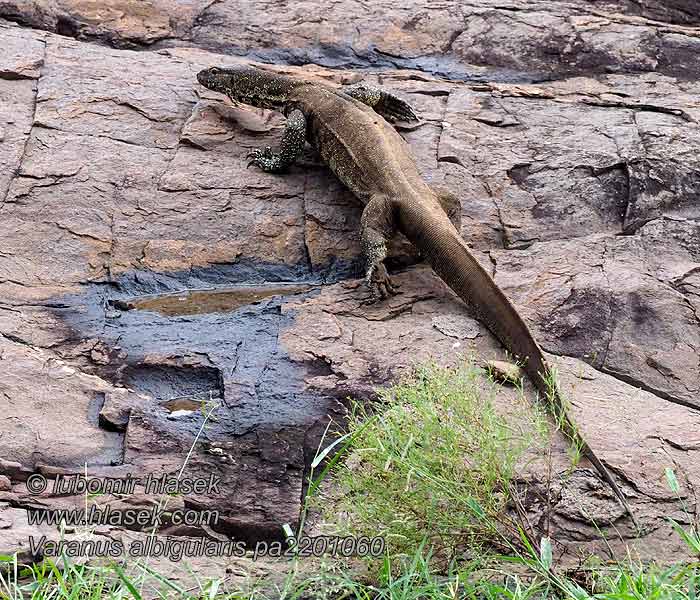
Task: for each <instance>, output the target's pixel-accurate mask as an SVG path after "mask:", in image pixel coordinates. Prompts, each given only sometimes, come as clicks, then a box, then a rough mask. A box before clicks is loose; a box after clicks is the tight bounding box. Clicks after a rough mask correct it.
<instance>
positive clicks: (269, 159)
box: [246, 146, 283, 173]
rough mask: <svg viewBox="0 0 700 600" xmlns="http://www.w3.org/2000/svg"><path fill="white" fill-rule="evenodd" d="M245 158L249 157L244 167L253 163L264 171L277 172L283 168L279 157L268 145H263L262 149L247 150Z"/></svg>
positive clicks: (248, 166)
mask: <svg viewBox="0 0 700 600" xmlns="http://www.w3.org/2000/svg"><path fill="white" fill-rule="evenodd" d="M246 158H250V159H251V160H250V161H248V164H247V165H246V169H248V168H250V167H251V166H252V165H255V166H256V167H258V168H259V169H262V170H263V171H265V172H266V173H279V172H280V171H282V170H283V168H282V162H281V161H280V157H279V156H278V155H276V154H275V153H274V152H273V151H272V148H270V146H265V147H264V148H263V149H262V150H260V149H257V150H253V151H252V152H249V153H248V154H247V155H246Z"/></svg>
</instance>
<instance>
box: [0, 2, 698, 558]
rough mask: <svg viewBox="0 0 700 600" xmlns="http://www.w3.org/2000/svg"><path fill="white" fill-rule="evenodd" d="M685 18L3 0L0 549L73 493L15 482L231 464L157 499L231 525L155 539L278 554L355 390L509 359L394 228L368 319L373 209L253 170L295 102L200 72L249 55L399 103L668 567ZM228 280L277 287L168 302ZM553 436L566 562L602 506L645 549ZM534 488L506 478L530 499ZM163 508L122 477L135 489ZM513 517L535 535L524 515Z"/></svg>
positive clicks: (309, 164) (677, 454)
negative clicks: (385, 295) (251, 93)
mask: <svg viewBox="0 0 700 600" xmlns="http://www.w3.org/2000/svg"><path fill="white" fill-rule="evenodd" d="M693 4H694V3H692V2H690V1H684V0H675V1H672V0H667V1H666V2H663V3H658V2H646V1H635V2H631V1H629V2H628V1H626V0H619V1H615V0H600V1H596V2H583V1H578V2H573V1H571V2H563V1H562V2H555V1H552V0H550V1H545V0H530V1H528V0H518V1H516V2H511V3H510V4H508V5H507V6H505V5H503V3H502V2H488V1H479V2H475V3H471V4H470V5H469V6H463V5H462V3H456V2H455V3H452V2H443V3H440V4H439V5H438V4H431V6H430V7H425V6H421V5H419V4H418V3H415V4H411V3H404V4H403V5H402V6H401V7H397V6H395V4H389V3H383V4H382V3H379V4H375V8H373V9H372V10H371V11H367V10H366V7H363V6H360V5H355V4H353V3H351V2H345V1H342V2H338V3H335V4H333V6H332V7H331V8H330V9H329V10H328V11H327V12H326V13H324V15H323V18H321V17H319V16H318V10H317V9H315V8H313V7H314V6H315V4H314V3H310V2H306V3H304V2H302V3H289V5H288V6H287V5H285V6H284V7H280V5H279V3H274V10H272V6H273V5H272V4H270V6H269V7H267V8H265V6H262V5H260V3H243V4H241V3H240V2H233V1H232V0H221V1H218V2H216V1H215V2H204V1H202V2H199V1H197V0H192V1H189V0H178V1H177V2H160V1H159V0H154V1H152V2H140V1H136V0H115V1H110V2H92V1H87V0H80V1H73V0H56V1H54V2H31V1H26V2H25V1H20V2H14V1H4V0H3V1H0V16H1V17H3V18H4V19H5V20H0V40H1V41H2V47H3V48H4V52H3V54H2V56H1V57H0V217H1V218H0V239H2V244H1V245H0V366H1V367H2V368H0V408H2V411H1V412H2V415H1V416H0V419H1V420H2V425H0V458H1V459H3V460H2V461H0V553H8V552H12V551H14V550H17V549H20V550H22V551H24V552H26V551H27V544H28V541H27V536H28V535H30V534H31V532H32V531H33V530H32V529H31V526H29V525H28V524H27V522H26V519H25V518H24V517H22V514H24V513H23V511H22V510H21V509H23V508H32V507H34V508H42V507H43V508H47V507H48V508H66V507H75V506H77V507H79V506H82V504H81V503H84V498H83V497H82V496H80V495H79V494H75V495H68V496H66V495H57V494H51V492H50V490H49V491H47V492H45V493H43V494H40V495H38V496H32V495H31V494H29V492H28V491H27V486H26V481H27V479H28V477H29V476H30V475H31V474H34V473H43V474H45V475H46V476H47V477H49V478H55V477H56V476H57V475H59V474H64V475H66V474H71V473H81V472H84V470H85V465H86V463H87V465H88V466H87V468H88V471H89V473H90V474H91V475H95V476H101V477H124V476H126V474H127V473H131V474H132V475H133V474H138V475H139V476H145V475H146V474H148V473H151V474H154V475H157V476H160V475H163V474H177V473H179V472H180V470H181V468H182V466H183V464H184V465H185V468H184V471H182V472H183V474H185V475H187V476H189V477H208V476H209V475H210V474H212V473H214V474H216V476H217V477H219V478H220V481H221V489H220V491H218V492H211V493H204V494H193V495H186V496H184V497H180V498H178V499H177V500H176V501H174V506H178V507H180V508H184V509H188V510H193V511H200V512H202V511H205V510H214V511H218V513H219V514H220V516H221V519H220V520H219V522H218V523H217V524H216V525H211V526H191V527H185V526H183V525H180V526H177V525H175V524H173V523H166V524H164V525H163V527H162V528H161V530H160V532H161V533H164V534H170V535H177V536H188V535H206V536H209V537H210V538H213V539H217V536H221V535H222V534H225V535H229V536H234V537H236V538H237V539H243V540H246V541H248V542H251V541H254V540H259V539H272V538H278V537H280V536H281V528H280V526H281V524H283V523H293V522H295V521H296V519H297V517H298V514H299V508H300V499H301V496H302V491H303V485H304V479H305V475H306V474H307V472H308V467H309V464H310V462H311V459H312V458H313V456H314V453H315V451H316V449H317V447H318V445H319V443H320V442H321V438H322V434H323V432H324V430H325V428H326V427H327V424H328V422H329V419H333V420H334V421H336V422H338V423H342V415H343V410H344V405H345V401H346V398H347V397H348V396H353V397H355V398H360V399H363V398H369V397H371V396H372V394H373V388H374V387H375V386H378V385H383V384H386V383H389V382H391V381H393V380H395V379H396V378H397V377H399V376H400V375H401V374H402V373H404V372H406V370H407V369H409V368H410V366H411V365H413V364H415V363H416V362H418V361H420V360H424V359H427V358H430V357H433V358H435V359H436V360H438V361H439V362H442V363H445V364H449V363H453V362H454V361H457V360H460V359H461V357H462V356H463V355H464V354H466V353H469V352H475V353H476V354H477V355H478V356H479V357H480V358H482V359H499V358H501V359H502V358H503V356H504V354H503V352H502V350H501V349H500V347H499V345H498V344H497V343H496V342H495V340H493V339H492V338H491V336H490V335H489V334H488V332H487V331H486V329H485V328H484V327H483V326H479V324H478V323H477V322H475V321H474V320H473V319H472V316H473V315H470V314H469V312H468V310H467V309H466V307H465V306H464V305H463V304H462V303H461V302H459V301H458V300H457V299H456V298H455V297H454V296H453V295H452V294H451V293H450V292H449V291H448V290H447V289H446V288H445V287H444V286H443V285H442V284H441V283H440V281H439V280H437V279H436V278H435V277H434V276H433V275H432V274H431V272H430V271H429V270H428V269H427V268H426V267H425V266H424V265H420V264H419V265H417V266H416V265H415V264H414V263H416V262H417V260H418V259H417V257H416V256H415V255H411V254H410V251H409V250H408V249H407V248H406V245H405V244H402V243H401V242H400V241H398V242H397V244H396V248H395V251H394V256H393V258H392V261H393V262H392V264H393V265H394V266H395V267H396V268H397V269H399V270H400V272H399V273H398V274H397V279H398V281H399V283H401V284H402V287H401V291H402V293H401V294H400V295H399V296H397V297H395V298H393V299H391V300H390V301H387V302H385V303H382V304H380V305H374V306H366V305H364V304H363V301H364V300H365V299H366V292H365V290H364V287H363V286H362V284H361V281H359V280H357V279H355V277H357V275H358V266H359V244H358V236H357V229H358V223H359V217H360V210H361V207H360V206H359V205H358V203H357V202H356V201H355V200H354V199H353V198H352V196H351V195H350V194H349V192H347V191H346V190H344V189H342V187H341V186H340V184H339V183H338V182H337V181H336V180H335V179H334V178H333V177H332V175H330V174H329V172H328V171H327V170H326V169H325V168H323V167H321V166H319V165H317V164H315V163H314V161H313V159H312V158H309V159H308V160H305V161H302V163H301V164H300V165H298V166H297V167H294V168H293V169H292V170H291V172H290V173H289V174H288V175H286V176H284V177H281V176H273V175H268V174H264V173H260V172H257V171H254V170H250V171H248V170H246V169H245V163H246V161H245V155H246V154H247V153H248V152H249V151H250V149H252V148H256V147H260V146H264V145H267V144H270V145H274V143H275V140H277V139H279V135H280V132H281V127H282V125H283V119H282V117H280V116H279V115H275V114H271V113H268V112H266V111H259V110H247V109H243V108H236V107H232V106H231V105H230V104H227V103H226V101H225V100H224V99H223V97H221V96H220V95H218V94H214V93H211V92H209V91H207V90H204V89H202V88H200V87H199V86H198V85H197V84H196V83H195V82H196V80H195V74H196V72H197V71H198V70H200V69H201V68H204V67H206V66H209V65H212V64H234V63H238V62H242V61H247V60H250V59H254V60H258V61H264V62H272V63H274V64H275V66H274V68H275V69H277V70H278V71H280V72H284V73H290V74H296V75H303V76H304V77H307V78H313V79H318V80H322V81H326V82H329V83H332V84H342V83H348V82H354V81H356V80H359V79H361V78H364V79H366V80H368V81H370V82H375V83H379V84H381V85H384V86H385V87H387V88H391V89H394V90H396V91H397V92H398V93H400V94H402V95H403V96H405V97H406V98H407V99H409V100H410V102H411V103H412V104H413V105H414V106H415V108H416V110H417V111H418V112H419V113H420V115H421V116H422V118H423V121H422V123H421V124H420V125H419V126H418V127H414V128H412V129H410V130H404V131H403V132H402V133H403V135H404V136H405V138H406V139H407V140H408V142H409V144H410V145H411V147H412V148H413V150H414V152H415V155H416V157H417V160H418V163H419V165H420V167H421V169H422V171H423V173H424V174H425V177H426V178H427V179H428V180H430V181H431V182H434V183H436V184H440V185H443V186H444V187H447V188H449V189H450V190H451V191H453V192H454V193H456V194H457V195H458V196H459V197H460V198H461V199H462V207H463V229H462V234H463V236H464V238H465V239H466V240H468V241H469V243H470V244H471V245H472V247H473V248H474V251H475V252H476V253H477V254H478V256H479V257H480V258H481V259H483V263H484V265H486V266H487V268H489V269H491V271H492V273H493V274H494V277H495V279H496V281H497V283H498V284H499V285H500V286H501V287H502V288H503V289H504V291H505V292H506V293H507V294H508V296H509V297H510V298H511V299H512V300H513V302H514V303H515V305H516V306H517V307H518V309H519V310H520V311H521V313H522V315H523V316H524V318H525V320H526V321H527V322H528V323H529V325H530V326H531V327H532V329H533V331H534V333H535V335H536V337H537V339H538V340H539V341H540V342H541V344H542V346H543V347H544V349H545V350H547V351H548V352H550V353H552V354H554V355H558V356H565V357H566V358H562V359H561V360H560V361H559V363H560V364H559V370H560V376H561V379H562V381H563V385H564V389H565V390H566V391H567V392H568V394H569V397H570V398H571V400H572V403H573V410H574V412H575V415H576V418H577V420H578V422H579V423H580V426H581V430H582V432H583V434H584V435H585V436H586V437H587V438H588V439H589V441H590V444H591V446H592V447H593V448H594V449H595V451H596V452H597V453H598V454H599V455H600V456H601V457H602V458H603V460H604V461H605V462H606V463H607V464H608V465H609V466H610V468H611V469H612V470H613V471H614V472H615V473H616V474H617V475H618V476H619V479H620V480H621V482H622V485H623V487H624V489H625V491H626V492H627V493H628V494H629V495H630V499H631V502H632V504H633V507H634V509H635V510H636V511H637V513H638V518H639V520H640V521H641V522H642V523H643V524H644V526H645V527H646V537H645V538H642V540H641V543H639V542H637V544H638V551H639V552H640V554H642V555H647V556H648V555H650V554H656V555H657V556H658V555H659V548H663V549H664V558H669V559H670V558H672V557H674V556H679V555H680V554H682V547H681V544H680V543H679V541H678V540H677V539H676V538H675V537H674V536H673V535H672V534H671V533H670V532H669V530H668V528H667V527H666V526H665V524H664V517H665V516H667V515H671V516H676V517H679V518H680V519H682V518H684V513H683V512H682V510H681V503H680V502H679V501H678V498H676V497H675V495H674V494H672V493H671V492H670V491H669V490H668V489H667V487H666V486H665V484H664V469H665V468H667V467H670V468H674V469H675V470H676V472H677V475H678V479H679V481H680V482H681V485H682V489H681V496H682V499H683V505H684V506H685V507H686V508H687V510H688V511H689V512H690V514H691V515H692V514H694V512H695V510H696V497H695V492H696V489H697V486H698V485H700V467H699V466H698V465H700V460H699V457H698V456H697V454H698V451H699V449H700V446H699V445H698V439H697V435H696V433H695V432H697V431H698V425H700V414H699V413H698V409H700V401H698V392H699V391H700V364H699V362H698V349H699V348H700V329H699V327H698V325H699V317H698V315H699V314H700V313H699V311H700V225H699V221H698V219H700V183H699V181H700V180H699V179H698V171H699V170H700V163H699V162H698V161H699V159H698V156H700V127H699V126H698V120H700V106H699V105H698V97H699V94H700V83H698V77H699V75H700V73H699V72H698V68H699V67H698V62H697V60H696V57H697V52H698V49H699V47H700V28H699V27H698V25H700V19H699V18H698V17H697V12H696V11H695V10H694V7H693V6H692V5H693ZM348 22H353V24H354V25H355V26H354V27H352V28H349V27H347V23H348ZM18 24H19V25H22V26H24V27H20V26H18ZM74 38H75V39H74ZM307 62H308V63H313V64H308V65H306V66H304V67H300V66H298V65H300V64H302V63H307ZM373 67H375V68H373ZM411 265H413V266H411ZM290 284H294V285H295V286H296V287H294V288H293V289H292V288H290V287H289V285H290ZM234 285H243V286H251V285H256V286H258V287H260V286H263V287H261V288H260V289H262V291H261V292H260V295H259V297H258V296H255V297H253V296H251V294H252V292H251V291H250V290H249V289H248V288H245V287H244V288H242V289H239V290H238V291H235V292H232V295H233V297H232V298H228V299H226V300H222V297H221V296H220V295H217V294H218V292H211V291H210V292H207V291H204V292H199V295H197V296H195V295H188V294H187V293H185V292H186V291H187V290H196V289H200V290H201V289H204V290H208V289H218V288H225V287H231V286H234ZM264 285H269V286H271V287H270V289H268V291H267V292H265V289H267V288H264ZM285 285H287V287H285ZM255 293H258V292H255ZM168 294H169V295H168ZM144 296H147V301H144V299H143V297H144ZM251 300H252V302H251ZM508 397H509V395H508V393H506V392H504V395H503V398H502V401H503V402H504V403H507V401H508ZM326 443H327V442H326ZM555 447H556V449H557V452H556V453H555V458H554V466H555V472H559V473H560V474H561V477H562V479H563V480H564V481H563V483H562V482H559V481H558V480H557V482H556V483H555V484H553V486H554V491H555V494H554V496H553V498H554V505H553V508H552V514H551V522H552V523H553V526H554V529H553V530H552V535H553V537H554V538H555V539H556V541H557V542H559V543H560V544H561V550H562V551H563V552H567V551H571V552H573V551H574V550H573V549H574V547H575V546H581V545H583V547H590V548H591V549H595V548H596V547H598V546H597V544H598V542H597V541H596V540H597V533H596V529H595V528H593V527H592V526H591V525H590V523H588V521H587V517H591V516H592V517H594V518H595V519H596V520H597V521H598V522H599V523H602V524H604V525H607V524H612V523H614V524H615V526H616V528H617V530H618V531H619V532H620V535H621V539H619V540H612V543H613V545H615V544H622V543H623V540H626V541H630V540H631V538H633V536H634V531H633V529H632V527H631V525H630V523H629V522H628V521H626V520H625V519H624V515H623V514H622V512H621V510H620V508H619V506H618V505H617V504H616V502H615V501H614V500H613V498H612V497H611V495H610V493H609V491H608V490H607V489H606V487H605V486H604V485H603V484H602V483H601V482H600V481H599V480H598V478H597V477H596V475H595V474H594V472H593V471H592V470H590V469H589V468H587V465H585V464H581V465H579V467H578V468H576V469H575V470H574V471H573V474H572V475H571V476H565V474H566V472H567V469H568V468H569V467H570V464H569V462H568V459H567V454H566V445H565V444H564V442H563V441H561V440H559V441H557V443H556V444H555ZM540 467H541V465H540ZM543 473H544V471H543V470H542V469H541V468H540V470H537V468H535V467H533V470H532V471H531V472H528V473H524V474H523V478H524V479H525V480H527V481H528V482H529V484H530V485H531V486H532V487H533V489H534V490H536V491H537V490H538V489H539V488H538V486H544V482H543V481H542V477H543ZM7 488H10V489H7ZM536 496H537V494H534V495H533V497H536ZM153 501H154V500H153V498H152V497H151V496H149V495H148V494H146V493H145V492H144V490H142V489H138V490H137V493H135V494H134V495H132V496H131V497H130V500H129V501H128V503H127V504H128V505H129V506H137V507H149V506H151V505H152V503H153ZM156 501H157V499H156ZM99 502H100V503H103V504H106V503H107V502H110V503H116V505H117V506H121V509H124V506H125V505H124V504H119V502H123V500H119V501H118V499H116V498H114V497H112V496H109V495H106V496H104V498H103V499H100V500H99ZM528 510H530V511H531V512H532V515H533V519H532V522H533V523H536V522H537V519H540V518H544V517H543V516H542V514H543V511H544V508H543V507H542V506H540V505H539V504H538V502H537V500H533V501H532V503H531V505H529V506H528ZM36 532H37V535H38V532H39V530H38V529H37V530H36ZM109 535H111V536H123V535H126V532H125V531H123V530H121V529H120V528H119V527H112V528H111V529H110V533H109Z"/></svg>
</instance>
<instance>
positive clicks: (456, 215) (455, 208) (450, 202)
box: [433, 187, 462, 231]
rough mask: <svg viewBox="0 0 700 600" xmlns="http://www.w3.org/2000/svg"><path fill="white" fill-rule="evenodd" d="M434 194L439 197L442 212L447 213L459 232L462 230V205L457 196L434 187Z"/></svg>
mask: <svg viewBox="0 0 700 600" xmlns="http://www.w3.org/2000/svg"><path fill="white" fill-rule="evenodd" d="M433 192H435V195H436V196H437V199H438V202H439V203H440V206H442V210H444V211H445V213H447V216H448V217H449V219H450V221H452V224H453V225H454V226H455V229H456V230H457V231H461V229H462V203H461V202H460V201H459V198H458V197H457V196H455V195H454V194H453V193H452V192H448V191H447V190H445V189H442V188H438V187H433Z"/></svg>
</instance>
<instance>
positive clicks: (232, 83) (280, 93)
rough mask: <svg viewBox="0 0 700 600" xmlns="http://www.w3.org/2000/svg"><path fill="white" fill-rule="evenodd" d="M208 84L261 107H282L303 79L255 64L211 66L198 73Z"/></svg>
mask: <svg viewBox="0 0 700 600" xmlns="http://www.w3.org/2000/svg"><path fill="white" fill-rule="evenodd" d="M197 81H199V83H200V84H201V85H203V86H204V87H205V88H208V89H210V90H213V91H215V92H221V93H222V94H226V95H227V96H228V97H229V98H231V100H233V101H234V102H241V103H243V104H250V105H252V106H257V107H260V108H280V107H282V106H283V105H284V103H285V102H286V101H287V97H288V94H289V91H290V90H291V89H292V88H293V87H294V86H296V85H299V83H300V82H299V81H296V80H294V79H291V78H289V77H285V76H284V75H277V74H275V73H270V72H268V71H263V70H261V69H255V68H253V67H233V68H226V69H225V68H220V67H210V68H209V69H204V70H203V71H200V72H199V73H197Z"/></svg>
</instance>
